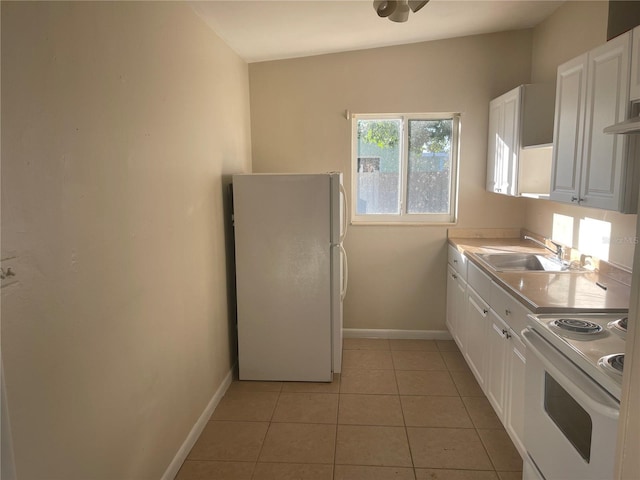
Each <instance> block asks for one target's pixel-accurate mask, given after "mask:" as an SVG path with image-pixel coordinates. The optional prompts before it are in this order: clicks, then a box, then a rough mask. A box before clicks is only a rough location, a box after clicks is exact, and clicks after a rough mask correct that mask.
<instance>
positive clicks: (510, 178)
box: [499, 87, 521, 195]
mask: <svg viewBox="0 0 640 480" xmlns="http://www.w3.org/2000/svg"><path fill="white" fill-rule="evenodd" d="M520 90H521V89H520V87H518V88H516V89H514V90H511V91H510V92H509V93H506V94H505V95H503V102H504V114H503V115H502V138H501V140H502V157H503V158H502V169H501V171H500V176H499V181H500V185H501V191H502V192H503V193H506V194H507V195H517V194H518V191H517V187H518V186H517V172H518V154H519V153H520V141H519V138H520V137H519V134H520Z"/></svg>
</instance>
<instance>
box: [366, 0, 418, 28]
mask: <svg viewBox="0 0 640 480" xmlns="http://www.w3.org/2000/svg"><path fill="white" fill-rule="evenodd" d="M427 3H429V0H373V8H374V9H375V11H376V13H377V14H378V16H379V17H382V18H385V17H389V20H391V21H392V22H398V23H402V22H406V21H407V20H408V19H409V10H411V11H412V12H413V13H416V12H417V11H418V10H420V9H421V8H422V7H424V6H425V5H426V4H427Z"/></svg>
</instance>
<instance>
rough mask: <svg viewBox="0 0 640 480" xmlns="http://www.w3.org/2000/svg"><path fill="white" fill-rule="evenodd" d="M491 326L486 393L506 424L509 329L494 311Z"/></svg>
mask: <svg viewBox="0 0 640 480" xmlns="http://www.w3.org/2000/svg"><path fill="white" fill-rule="evenodd" d="M489 325H490V327H489V330H488V339H487V350H488V354H487V355H488V359H487V375H486V381H487V383H486V387H485V392H486V394H487V398H488V399H489V402H491V405H492V406H493V409H494V410H495V411H496V414H497V415H498V418H500V420H502V421H503V423H504V416H505V413H504V412H505V408H504V407H505V395H506V390H507V388H508V385H507V384H506V380H507V352H508V347H509V341H508V339H507V336H509V337H510V334H509V327H508V326H507V324H506V323H505V322H504V321H503V320H502V319H501V318H500V317H499V316H498V315H497V314H496V313H495V312H494V311H493V310H491V311H490V313H489ZM507 334H509V335H507Z"/></svg>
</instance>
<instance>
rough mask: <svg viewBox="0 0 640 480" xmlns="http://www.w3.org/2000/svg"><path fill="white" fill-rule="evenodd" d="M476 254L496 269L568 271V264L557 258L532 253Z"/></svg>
mask: <svg viewBox="0 0 640 480" xmlns="http://www.w3.org/2000/svg"><path fill="white" fill-rule="evenodd" d="M477 256H478V257H479V258H480V260H482V261H483V262H485V263H486V264H488V265H489V266H490V267H491V268H493V269H494V270H498V271H533V272H562V271H569V266H568V265H567V264H565V263H563V262H561V261H560V260H558V259H557V258H555V257H547V256H545V255H536V254H533V253H479V254H477Z"/></svg>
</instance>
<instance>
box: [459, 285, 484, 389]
mask: <svg viewBox="0 0 640 480" xmlns="http://www.w3.org/2000/svg"><path fill="white" fill-rule="evenodd" d="M461 327H462V328H464V329H465V330H466V333H465V335H466V342H465V343H466V345H465V349H464V351H463V354H464V357H465V359H466V361H467V363H468V364H469V367H470V368H471V370H472V371H473V374H474V375H475V376H476V379H477V380H478V383H479V384H480V386H481V387H483V388H484V386H485V373H486V360H487V356H486V353H487V333H488V327H489V305H488V304H487V303H486V302H485V301H484V300H483V299H482V297H481V296H480V295H478V294H477V293H476V291H475V290H474V289H473V288H472V287H471V285H467V315H466V318H465V319H464V321H463V322H461Z"/></svg>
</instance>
